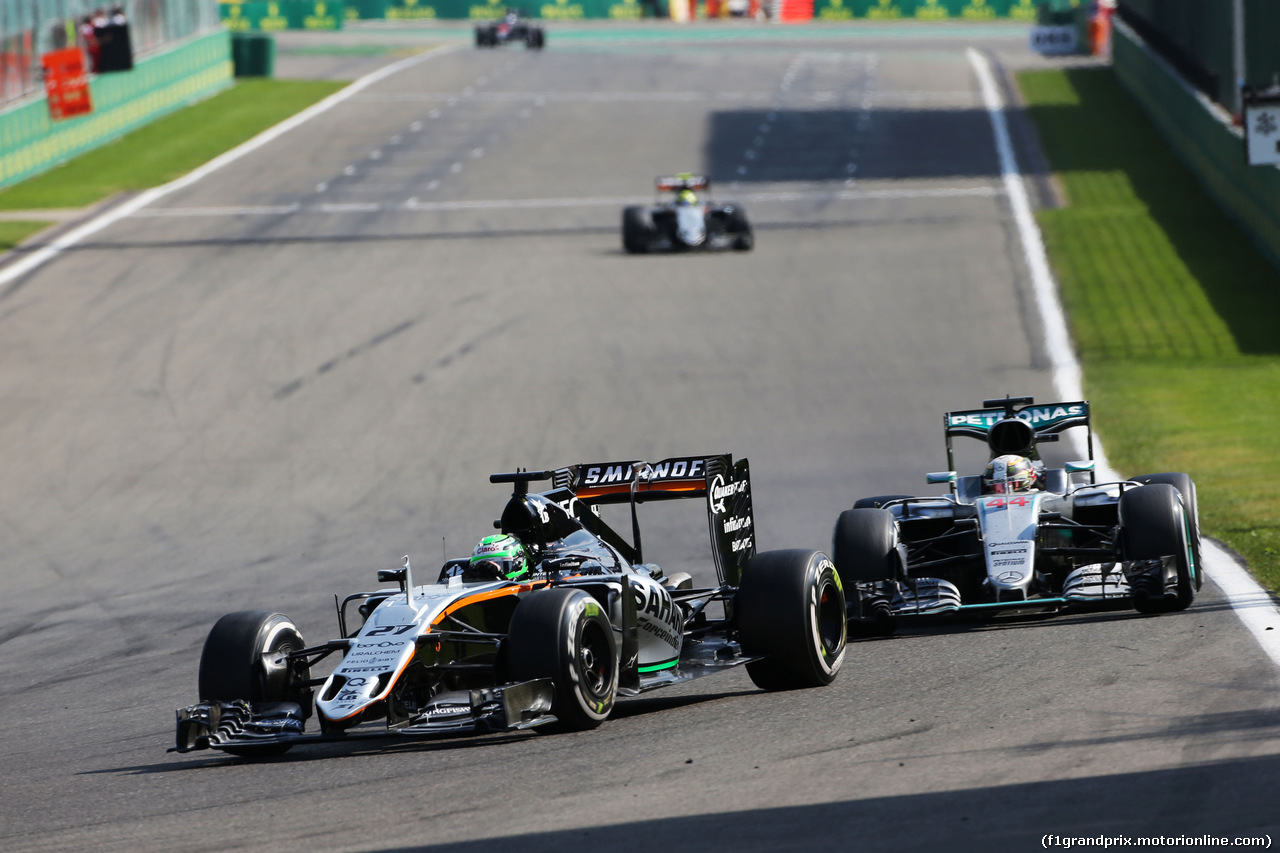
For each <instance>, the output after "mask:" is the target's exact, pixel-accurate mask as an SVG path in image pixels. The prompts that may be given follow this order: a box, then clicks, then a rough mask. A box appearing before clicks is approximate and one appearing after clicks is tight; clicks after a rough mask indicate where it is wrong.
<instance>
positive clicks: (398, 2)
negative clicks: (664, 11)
mask: <svg viewBox="0 0 1280 853" xmlns="http://www.w3.org/2000/svg"><path fill="white" fill-rule="evenodd" d="M510 7H518V8H520V9H521V10H522V11H523V12H524V13H525V14H527V15H528V16H529V17H531V18H541V19H543V20H552V21H580V20H585V19H588V18H595V19H600V18H606V19H609V20H614V21H638V20H640V19H641V18H643V17H645V14H646V11H648V13H649V14H652V11H651V10H652V8H653V7H652V4H650V5H649V6H648V10H646V7H645V5H644V4H642V3H641V2H640V0H548V2H538V0H346V17H347V19H348V20H355V19H362V20H369V19H384V20H388V21H430V20H436V19H440V20H455V21H456V20H463V21H465V20H472V21H494V20H497V19H498V18H501V17H502V16H503V14H505V13H506V11H507V9H508V8H510ZM224 23H225V22H224Z"/></svg>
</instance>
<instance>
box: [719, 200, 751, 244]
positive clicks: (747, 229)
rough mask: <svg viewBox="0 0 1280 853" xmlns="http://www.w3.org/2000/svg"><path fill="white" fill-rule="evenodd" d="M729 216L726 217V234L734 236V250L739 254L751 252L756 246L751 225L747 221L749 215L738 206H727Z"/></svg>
mask: <svg viewBox="0 0 1280 853" xmlns="http://www.w3.org/2000/svg"><path fill="white" fill-rule="evenodd" d="M727 206H728V207H729V212H728V215H726V217H725V223H724V230H725V233H727V234H731V235H733V248H734V250H735V251H739V252H749V251H751V249H752V247H754V246H755V244H756V238H755V234H754V233H753V232H752V230H751V223H750V222H748V221H747V213H746V211H744V210H743V209H742V208H741V207H739V206H738V205H736V204H734V205H727Z"/></svg>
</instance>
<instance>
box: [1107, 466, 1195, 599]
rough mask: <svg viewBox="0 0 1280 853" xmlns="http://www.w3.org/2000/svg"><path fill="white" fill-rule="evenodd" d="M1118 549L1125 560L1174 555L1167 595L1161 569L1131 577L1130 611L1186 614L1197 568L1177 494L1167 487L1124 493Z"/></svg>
mask: <svg viewBox="0 0 1280 853" xmlns="http://www.w3.org/2000/svg"><path fill="white" fill-rule="evenodd" d="M1119 512H1120V551H1121V555H1122V556H1123V557H1124V559H1125V560H1153V559H1156V558H1159V557H1165V556H1168V555H1170V554H1172V555H1174V557H1175V566H1176V583H1175V584H1174V591H1173V592H1171V593H1170V592H1167V591H1166V590H1167V588H1168V585H1167V583H1166V578H1165V573H1164V569H1163V568H1156V569H1153V570H1150V571H1147V572H1145V573H1144V574H1142V575H1140V576H1137V577H1131V578H1130V579H1129V584H1130V586H1132V587H1133V607H1134V609H1135V610H1137V611H1138V612H1139V613H1171V612H1174V611H1178V610H1186V609H1187V608H1188V607H1189V606H1190V605H1191V602H1193V601H1194V600H1195V597H1196V578H1195V575H1196V573H1197V568H1196V567H1195V564H1194V562H1193V561H1194V557H1193V556H1192V547H1191V531H1190V523H1189V521H1188V512H1187V510H1186V508H1185V507H1184V506H1183V504H1182V501H1181V500H1180V499H1179V495H1178V490H1177V489H1175V488H1174V487H1173V486H1172V485H1169V484H1168V483H1152V484H1151V485H1147V486H1142V487H1141V488H1137V489H1127V490H1126V491H1125V492H1124V494H1122V495H1121V496H1120V508H1119Z"/></svg>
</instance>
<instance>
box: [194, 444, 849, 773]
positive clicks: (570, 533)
mask: <svg viewBox="0 0 1280 853" xmlns="http://www.w3.org/2000/svg"><path fill="white" fill-rule="evenodd" d="M489 480H490V482H493V483H510V484H512V485H513V494H512V495H511V497H510V499H509V500H508V501H507V504H506V507H505V508H504V509H503V511H502V516H501V518H500V519H499V521H498V522H496V526H497V527H498V528H499V533H497V534H495V535H493V536H488V537H485V539H484V540H482V541H481V543H480V545H479V546H477V548H476V550H475V552H474V553H473V554H471V555H470V556H467V557H462V558H458V559H453V560H448V561H446V562H445V564H444V565H443V567H442V568H441V570H440V572H439V574H438V576H437V577H436V578H435V579H434V582H431V583H426V584H421V585H419V584H418V583H417V582H416V581H415V580H414V577H413V569H412V567H411V565H410V562H409V559H408V558H407V557H406V558H405V560H404V564H403V565H402V566H401V567H400V568H397V569H391V570H384V571H380V572H378V579H379V581H381V582H383V583H386V584H394V586H393V587H388V588H382V589H378V590H376V591H373V592H359V593H355V594H353V595H349V596H347V597H346V599H345V600H344V601H342V602H341V604H339V606H338V631H339V637H338V639H333V640H329V641H327V642H325V643H323V644H321V645H318V646H308V645H307V644H306V643H305V642H304V641H303V639H302V635H301V632H300V631H299V630H298V628H297V626H296V625H294V623H293V622H292V621H290V620H289V619H288V618H287V617H285V616H283V615H281V614H279V613H272V612H267V611H244V612H238V613H232V614H229V615H227V616H224V617H222V619H220V620H219V621H218V622H217V623H216V624H215V625H214V627H213V629H212V631H211V632H210V633H209V636H208V638H207V640H206V641H205V645H204V651H203V654H202V655H201V659H200V673H199V684H200V701H199V702H198V703H197V704H195V705H191V706H189V707H186V708H180V709H179V710H178V712H177V744H176V747H175V748H174V749H175V750H176V751H178V752H189V751H191V750H197V749H206V748H212V749H217V750H222V751H224V752H228V753H232V754H236V755H247V756H262V755H271V754H277V753H280V752H283V751H285V750H287V749H289V748H290V747H292V746H294V745H295V744H299V743H306V742H315V741H321V740H328V741H333V740H342V739H347V738H352V737H361V736H381V737H412V736H431V735H442V734H459V733H469V732H477V733H479V732H486V731H511V730H518V729H526V728H530V727H534V726H541V725H544V724H548V723H556V722H558V723H559V724H560V726H561V727H563V728H569V729H586V728H593V727H595V726H598V725H600V724H601V723H602V722H604V721H605V719H607V718H608V717H609V715H610V712H611V711H612V710H613V707H614V702H615V700H616V699H618V698H620V697H627V696H634V695H637V694H639V693H641V692H644V691H647V690H653V689H656V688H659V687H665V686H668V685H672V684H678V683H681V682H684V681H688V680H690V679H693V678H697V677H699V676H702V675H709V674H711V673H714V672H722V671H725V670H726V669H730V668H733V667H737V666H739V665H745V666H746V670H747V673H748V674H749V676H750V677H751V679H752V680H753V681H754V682H755V683H756V684H757V685H758V686H760V687H762V688H764V689H767V690H776V689H788V688H794V687H809V686H820V685H825V684H829V683H830V682H831V681H832V680H834V679H835V677H836V674H837V673H838V672H839V670H840V665H841V662H842V661H843V658H844V649H845V636H846V626H845V611H846V608H845V600H844V593H843V591H842V588H841V585H840V578H839V575H838V574H837V573H836V570H835V566H834V565H833V563H832V562H831V560H830V559H828V558H827V556H826V555H825V554H823V553H821V552H817V551H808V550H790V551H774V552H767V553H757V552H756V547H755V526H754V520H753V517H752V509H751V483H750V474H749V468H748V465H747V460H746V459H741V460H738V461H737V462H735V461H734V460H733V458H732V457H731V456H729V455H716V456H692V457H677V458H672V459H665V460H663V461H661V462H656V463H652V464H649V463H644V462H636V461H630V462H614V463H605V464H598V465H596V464H587V465H573V466H569V467H566V468H560V469H557V470H554V471H518V472H515V473H508V474H494V475H492V476H491V477H490V478H489ZM545 480H550V481H551V485H552V487H551V488H550V489H549V490H548V491H545V492H541V493H530V492H529V484H530V483H532V482H537V481H545ZM686 498H701V499H703V502H704V506H705V509H706V512H707V518H708V522H709V526H710V532H711V544H712V557H713V563H714V567H715V570H716V575H717V578H718V583H717V585H715V586H710V587H705V588H695V587H694V585H693V581H692V578H691V577H690V576H689V575H688V574H686V573H683V572H682V573H678V574H672V575H666V574H664V573H663V571H662V569H660V568H659V567H658V566H657V565H655V564H652V563H646V562H645V561H644V558H643V554H642V549H641V541H640V525H639V507H640V506H641V505H642V504H644V503H647V502H650V501H659V500H671V499H686ZM606 504H626V505H629V506H630V512H631V525H632V537H631V541H628V540H627V538H626V537H624V536H622V535H620V534H619V533H617V532H616V531H615V530H613V529H612V528H610V527H609V526H608V525H607V524H606V523H605V522H604V520H603V519H602V518H601V516H600V514H599V508H600V507H601V506H602V505H606ZM353 606H354V610H355V612H357V613H358V614H359V617H360V620H361V621H360V624H359V625H358V626H353V625H351V624H349V621H348V619H349V614H348V610H350V609H352V607H353ZM352 615H354V614H352ZM333 655H338V656H339V660H338V661H337V664H336V666H334V668H333V670H332V672H331V673H330V674H328V675H327V676H321V677H315V676H314V675H313V671H314V670H315V669H316V668H317V666H318V665H319V664H320V663H321V661H322V660H324V659H326V658H330V657H331V656H333ZM312 717H314V718H315V727H316V729H317V730H313V731H308V730H307V724H308V721H309V720H311V718H312Z"/></svg>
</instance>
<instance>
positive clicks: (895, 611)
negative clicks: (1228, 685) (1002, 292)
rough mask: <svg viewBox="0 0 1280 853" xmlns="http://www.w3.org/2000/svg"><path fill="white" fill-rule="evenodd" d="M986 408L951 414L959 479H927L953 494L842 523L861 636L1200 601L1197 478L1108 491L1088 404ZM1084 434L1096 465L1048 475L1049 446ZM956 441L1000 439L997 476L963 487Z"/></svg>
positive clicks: (863, 512) (889, 502) (948, 474)
mask: <svg viewBox="0 0 1280 853" xmlns="http://www.w3.org/2000/svg"><path fill="white" fill-rule="evenodd" d="M983 407H984V408H982V409H973V410H966V411H956V412H948V413H947V414H946V415H945V421H944V434H945V437H946V445H947V462H948V466H949V467H950V468H951V469H952V470H949V471H941V472H935V473H931V474H928V475H927V479H928V482H930V483H937V484H945V485H947V486H948V487H949V492H950V493H949V494H945V495H940V496H927V497H911V496H908V495H880V496H876V497H867V498H863V499H861V500H859V501H857V502H856V503H855V504H854V507H853V508H852V509H849V510H846V511H845V512H843V513H841V514H840V517H839V519H838V520H837V522H836V527H835V534H834V544H833V550H832V556H833V558H834V561H835V564H836V568H837V570H838V571H839V572H840V576H841V578H842V579H843V581H844V587H845V593H846V596H847V599H848V601H849V606H850V616H851V621H850V628H851V630H852V631H854V633H855V634H860V635H887V634H890V633H892V632H893V630H894V628H895V627H896V625H897V623H898V621H899V620H900V619H903V618H910V617H917V616H936V615H941V614H963V613H969V614H982V613H1048V612H1055V611H1059V610H1064V609H1071V608H1088V607H1099V606H1108V605H1110V606H1125V605H1126V604H1127V605H1129V606H1132V607H1134V608H1135V609H1137V610H1138V611H1140V612H1142V613H1165V612H1170V611H1176V610H1183V609H1185V608H1186V607H1188V606H1189V605H1190V604H1191V602H1192V601H1193V600H1194V598H1195V594H1196V591H1197V590H1198V589H1199V588H1200V585H1201V582H1202V577H1201V572H1200V527H1199V519H1198V515H1197V510H1196V489H1195V484H1194V483H1193V482H1192V480H1191V478H1190V477H1189V476H1187V475H1186V474H1176V473H1170V474H1148V475H1145V476H1141V477H1134V478H1132V479H1129V480H1120V481H1117V482H1104V483H1099V482H1097V481H1096V480H1097V475H1096V473H1095V471H1094V468H1095V465H1094V460H1093V431H1092V426H1091V424H1090V420H1089V404H1088V402H1084V401H1081V402H1066V403H1048V404H1042V405H1035V401H1034V400H1033V399H1032V398H1030V397H1011V398H1005V399H999V400H986V401H984V402H983ZM1074 427H1082V428H1084V429H1085V431H1086V435H1087V440H1086V448H1087V453H1088V458H1087V459H1084V460H1080V461H1074V462H1066V463H1065V465H1064V466H1063V467H1061V468H1050V467H1047V466H1046V464H1045V462H1044V461H1043V460H1042V459H1041V457H1040V452H1039V445H1040V444H1043V443H1048V442H1053V441H1057V440H1059V438H1060V437H1061V435H1062V433H1063V432H1064V431H1065V430H1067V429H1071V428H1074ZM956 436H960V437H969V438H976V439H980V440H983V441H985V442H986V444H987V448H988V451H989V456H990V459H991V461H990V462H989V463H988V465H987V468H986V471H985V472H984V473H983V474H981V475H968V476H957V473H956V471H955V470H954V469H955V456H954V452H953V446H952V438H953V437H956Z"/></svg>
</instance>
